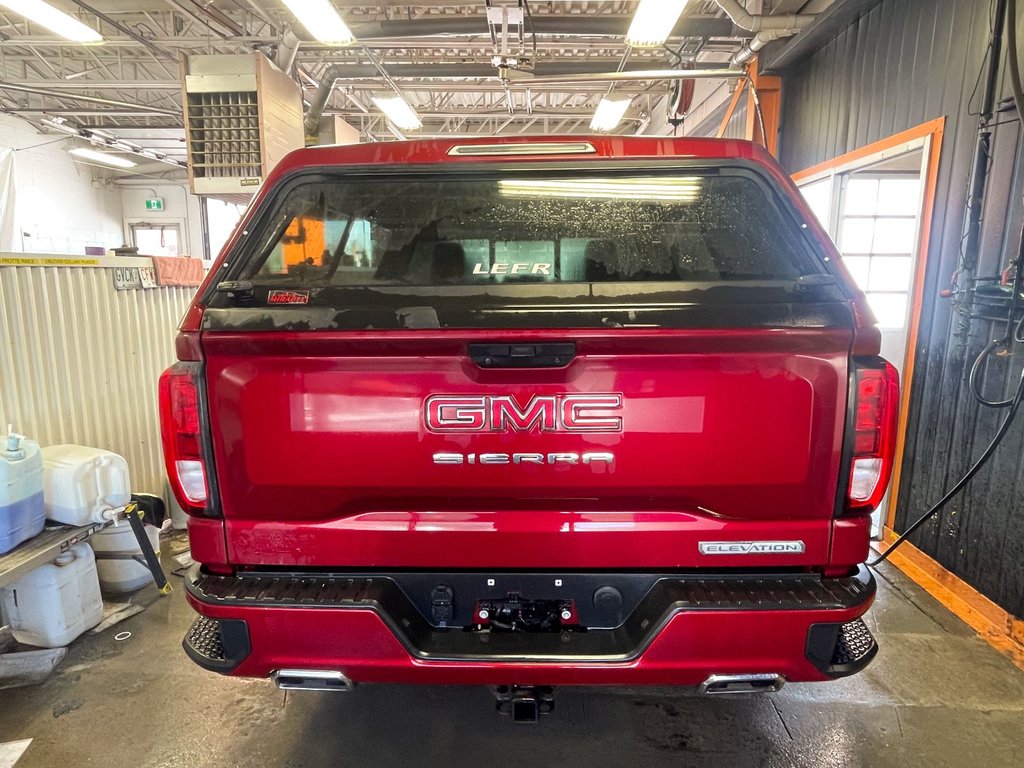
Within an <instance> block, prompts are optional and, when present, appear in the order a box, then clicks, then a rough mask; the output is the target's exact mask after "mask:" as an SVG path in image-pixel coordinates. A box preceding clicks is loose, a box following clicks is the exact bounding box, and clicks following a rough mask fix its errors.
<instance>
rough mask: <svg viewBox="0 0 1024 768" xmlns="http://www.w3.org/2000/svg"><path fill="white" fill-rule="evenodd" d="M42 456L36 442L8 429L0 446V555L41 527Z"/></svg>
mask: <svg viewBox="0 0 1024 768" xmlns="http://www.w3.org/2000/svg"><path fill="white" fill-rule="evenodd" d="M45 523H46V514H45V512H44V511H43V458H42V455H41V454H40V451H39V443H37V442H35V441H34V440H28V439H26V438H24V437H22V436H21V435H16V434H14V433H13V432H11V431H10V428H9V427H8V434H7V438H6V447H4V448H3V449H0V555H2V554H4V553H5V552H10V551H11V550H12V549H14V548H15V547H16V546H18V545H19V544H21V543H22V542H23V541H27V540H28V539H31V538H32V537H33V536H35V535H36V534H38V533H39V532H40V531H42V530H43V525H44V524H45Z"/></svg>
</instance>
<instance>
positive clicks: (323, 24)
mask: <svg viewBox="0 0 1024 768" xmlns="http://www.w3.org/2000/svg"><path fill="white" fill-rule="evenodd" d="M284 4H285V5H286V6H288V10H289V11H291V12H292V15H293V16H295V18H296V19H298V20H299V23H300V24H301V25H302V26H304V27H305V28H306V31H307V32H309V34H311V35H312V36H313V37H315V38H316V39H317V40H319V41H320V42H321V43H326V44H327V45H350V44H352V43H353V42H355V39H356V36H355V35H353V34H352V30H351V29H349V27H348V24H346V23H345V20H344V19H343V18H341V14H340V13H338V11H337V9H336V8H335V7H334V5H333V4H332V3H331V0H284Z"/></svg>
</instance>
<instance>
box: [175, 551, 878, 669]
mask: <svg viewBox="0 0 1024 768" xmlns="http://www.w3.org/2000/svg"><path fill="white" fill-rule="evenodd" d="M186 589H187V598H188V601H189V603H190V604H191V605H192V606H193V608H195V609H196V611H198V612H199V613H200V618H199V619H197V621H196V624H194V625H193V627H192V629H191V630H190V632H189V635H188V636H187V637H186V639H185V642H184V647H185V650H186V652H187V653H188V654H189V656H190V657H191V658H192V659H193V660H194V661H196V663H198V664H200V666H203V667H205V668H207V669H210V670H213V671H217V672H221V673H224V674H232V675H239V676H247V677H268V676H270V675H271V674H272V673H273V672H275V671H276V670H279V669H320V670H338V671H341V672H343V673H344V675H345V676H346V677H347V678H349V679H350V680H352V681H354V682H396V683H429V684H488V685H498V684H516V685H574V684H576V685H699V684H700V683H702V682H703V681H704V680H706V679H707V678H708V677H709V676H710V675H715V674H756V673H774V674H779V675H782V676H783V677H785V678H786V679H787V680H789V681H793V682H797V681H816V680H828V679H833V678H836V677H842V676H845V675H849V674H853V673H855V672H858V671H860V670H861V669H863V668H864V667H865V666H867V664H868V663H869V662H870V661H871V659H872V658H873V657H874V655H875V652H876V651H877V645H876V644H875V642H874V639H873V638H872V637H871V635H870V633H868V632H867V628H866V627H865V626H864V624H863V622H862V621H860V620H859V619H860V616H862V615H863V614H864V613H865V612H866V611H867V609H868V608H869V606H870V605H871V602H872V601H873V599H874V595H875V582H874V579H873V577H872V576H871V574H870V573H869V572H868V570H867V569H866V568H864V567H861V568H860V569H859V571H858V572H857V573H856V574H855V575H853V576H849V577H844V578H840V579H821V578H815V577H807V576H778V575H770V576H760V577H758V576H749V577H740V576H734V575H727V576H710V577H709V576H707V575H704V576H687V575H673V576H666V577H664V578H662V579H660V580H658V581H657V582H656V583H655V585H654V587H652V588H651V590H650V592H649V593H648V594H647V595H646V596H645V597H644V598H643V600H642V601H641V602H640V604H639V605H638V606H637V607H636V609H635V610H633V611H632V612H631V613H630V615H629V616H628V617H627V618H626V620H625V621H624V622H623V623H622V624H621V625H620V626H618V627H616V628H614V629H607V630H590V631H586V632H578V631H562V632H550V633H487V632H484V633H480V632H466V631H462V630H461V629H443V628H438V627H436V626H433V625H432V624H431V623H430V622H428V621H427V620H426V619H425V618H424V616H423V615H422V613H420V611H418V610H417V609H416V607H415V606H414V605H413V603H412V601H411V600H409V599H408V598H407V597H406V596H405V594H404V593H403V591H402V590H401V588H399V587H398V586H397V584H396V583H395V581H394V580H392V579H391V578H389V577H387V576H371V577H360V578H351V577H342V576H329V575H323V576H318V577H312V576H308V575H303V576H301V577H299V576H294V575H281V576H269V575H267V574H263V575H261V576H259V577H255V576H232V577H222V576H211V575H206V574H203V573H202V572H201V571H200V570H199V569H198V568H196V569H193V570H192V572H191V573H190V574H189V575H188V576H187V578H186Z"/></svg>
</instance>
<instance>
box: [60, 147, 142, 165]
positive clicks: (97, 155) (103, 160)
mask: <svg viewBox="0 0 1024 768" xmlns="http://www.w3.org/2000/svg"><path fill="white" fill-rule="evenodd" d="M68 153H69V154H72V155H74V156H75V157H80V158H82V159H83V160H92V161H93V162H94V163H100V164H101V165H109V166H111V167H112V168H134V167H135V163H134V162H133V161H131V160H129V159H128V158H126V157H118V156H117V155H109V154H107V153H106V152H97V151H96V150H95V149H89V148H88V147H75V148H74V149H72V150H69V152H68Z"/></svg>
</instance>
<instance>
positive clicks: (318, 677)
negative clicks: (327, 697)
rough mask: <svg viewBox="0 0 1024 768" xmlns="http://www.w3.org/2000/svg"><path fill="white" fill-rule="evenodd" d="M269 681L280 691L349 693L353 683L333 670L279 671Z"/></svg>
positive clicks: (353, 685) (272, 674)
mask: <svg viewBox="0 0 1024 768" xmlns="http://www.w3.org/2000/svg"><path fill="white" fill-rule="evenodd" d="M270 679H271V680H273V681H274V685H276V686H277V687H278V688H280V689H281V690H282V691H351V690H352V689H353V688H354V687H355V683H353V682H352V681H351V680H349V679H348V678H347V677H345V675H343V674H342V673H341V672H338V671H337V670H333V669H279V670H277V671H276V672H273V673H271V675H270Z"/></svg>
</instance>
